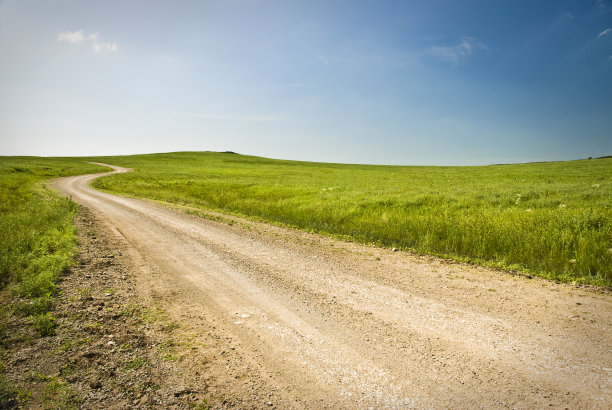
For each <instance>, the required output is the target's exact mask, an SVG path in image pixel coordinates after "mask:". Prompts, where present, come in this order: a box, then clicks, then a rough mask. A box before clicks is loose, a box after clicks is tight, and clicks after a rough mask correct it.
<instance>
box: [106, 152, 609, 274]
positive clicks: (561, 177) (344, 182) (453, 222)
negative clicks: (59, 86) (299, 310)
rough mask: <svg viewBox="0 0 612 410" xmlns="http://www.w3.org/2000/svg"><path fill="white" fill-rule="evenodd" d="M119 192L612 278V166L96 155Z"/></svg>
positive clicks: (531, 268) (500, 263)
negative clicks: (125, 169)
mask: <svg viewBox="0 0 612 410" xmlns="http://www.w3.org/2000/svg"><path fill="white" fill-rule="evenodd" d="M96 159H97V160H99V161H102V162H108V163H112V164H116V165H124V166H129V167H132V168H134V169H135V172H134V173H128V174H119V175H113V176H111V177H106V178H103V179H99V180H97V181H96V182H94V185H95V186H96V187H99V188H103V189H107V190H110V191H113V192H117V193H123V194H129V195H134V196H139V197H147V198H154V199H157V200H162V201H167V202H172V203H180V204H188V205H191V206H196V207H201V208H205V209H213V210H218V211H222V212H228V213H234V214H238V215H243V216H247V217H252V218H257V219H261V220H265V221H270V222H275V223H282V224H286V225H289V226H293V227H297V228H301V229H306V230H311V231H315V232H320V233H324V234H331V235H335V236H340V237H344V238H348V239H350V240H354V241H359V242H366V243H374V244H378V245H380V246H389V247H391V246H392V247H397V248H401V249H407V250H413V251H416V252H419V253H425V254H434V255H439V256H444V257H450V258H454V259H458V260H462V261H470V262H476V263H481V264H486V265H489V266H496V267H501V268H506V269H508V268H509V269H518V270H522V271H525V272H530V273H532V274H537V275H540V276H544V277H549V278H554V279H560V280H564V281H576V282H581V283H589V284H599V285H604V284H605V285H610V284H611V282H612V273H611V265H612V243H611V242H612V241H611V237H612V235H611V233H612V225H611V221H610V206H611V203H612V201H611V198H612V195H611V193H612V187H611V184H610V183H611V182H612V181H611V177H610V175H612V159H594V160H584V161H572V162H556V163H534V164H517V165H495V166H486V167H397V166H366V165H341V164H325V163H307V162H294V161H280V160H271V159H266V158H259V157H250V156H242V155H235V154H229V153H172V154H154V155H139V156H126V157H106V158H96Z"/></svg>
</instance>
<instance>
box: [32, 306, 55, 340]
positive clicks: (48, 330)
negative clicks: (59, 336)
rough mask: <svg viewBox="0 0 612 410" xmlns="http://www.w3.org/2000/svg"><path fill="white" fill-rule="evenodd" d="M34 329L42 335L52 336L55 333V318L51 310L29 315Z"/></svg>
mask: <svg viewBox="0 0 612 410" xmlns="http://www.w3.org/2000/svg"><path fill="white" fill-rule="evenodd" d="M31 320H32V325H33V326H34V329H36V331H37V332H38V333H39V334H40V335H41V336H42V337H46V336H52V335H53V334H55V321H56V319H55V318H54V317H53V316H52V315H51V312H46V313H42V314H39V315H36V316H34V317H32V316H31Z"/></svg>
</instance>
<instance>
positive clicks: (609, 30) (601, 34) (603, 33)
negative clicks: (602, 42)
mask: <svg viewBox="0 0 612 410" xmlns="http://www.w3.org/2000/svg"><path fill="white" fill-rule="evenodd" d="M611 31H612V28H607V29H605V30H604V31H602V32H601V33H599V34H598V35H597V38H601V37H603V36H605V35H606V34H608V33H609V32H611Z"/></svg>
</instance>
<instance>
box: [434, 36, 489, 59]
mask: <svg viewBox="0 0 612 410" xmlns="http://www.w3.org/2000/svg"><path fill="white" fill-rule="evenodd" d="M476 49H483V50H486V49H487V47H486V46H485V45H484V44H482V43H477V42H476V41H475V39H474V38H472V37H462V38H461V41H460V42H459V44H457V45H456V46H434V47H431V48H429V49H428V50H427V51H426V53H427V54H429V55H430V56H433V57H437V58H439V59H441V60H444V61H446V62H448V63H450V64H452V65H453V66H456V65H458V64H459V63H460V62H461V61H464V60H466V59H467V58H468V57H470V56H471V55H472V53H473V52H474V50H476Z"/></svg>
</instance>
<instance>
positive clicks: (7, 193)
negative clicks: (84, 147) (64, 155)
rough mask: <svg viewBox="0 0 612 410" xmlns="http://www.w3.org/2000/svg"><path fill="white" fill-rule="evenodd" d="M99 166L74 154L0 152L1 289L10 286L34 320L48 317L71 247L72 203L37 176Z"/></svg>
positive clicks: (34, 321)
mask: <svg viewBox="0 0 612 410" xmlns="http://www.w3.org/2000/svg"><path fill="white" fill-rule="evenodd" d="M103 169H104V168H102V167H99V166H95V165H92V164H87V163H85V162H83V161H82V160H76V159H61V158H33V157H0V288H5V287H6V286H7V285H9V287H10V293H11V294H12V295H14V296H16V297H17V298H19V299H21V300H22V301H23V303H22V304H21V305H20V307H19V308H20V310H21V311H22V312H23V313H26V314H29V315H33V323H42V321H44V318H45V317H48V315H47V314H46V313H47V312H48V311H49V309H50V308H51V306H52V302H53V295H54V294H55V293H56V291H57V285H56V282H57V280H58V279H59V277H60V276H61V274H62V273H63V272H64V271H65V270H66V269H68V268H69V267H70V266H71V264H72V261H73V257H74V252H75V235H74V228H73V225H72V220H73V217H74V213H75V211H76V205H75V204H74V203H73V202H71V201H70V200H68V199H66V198H62V197H59V196H57V195H55V194H54V193H52V192H51V191H49V190H47V189H46V188H45V187H44V186H43V185H42V184H41V181H43V180H46V179H49V178H52V177H59V176H66V175H75V174H80V173H90V172H95V171H99V170H103ZM43 328H45V327H43V326H41V329H43ZM46 328H47V329H49V326H46Z"/></svg>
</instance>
